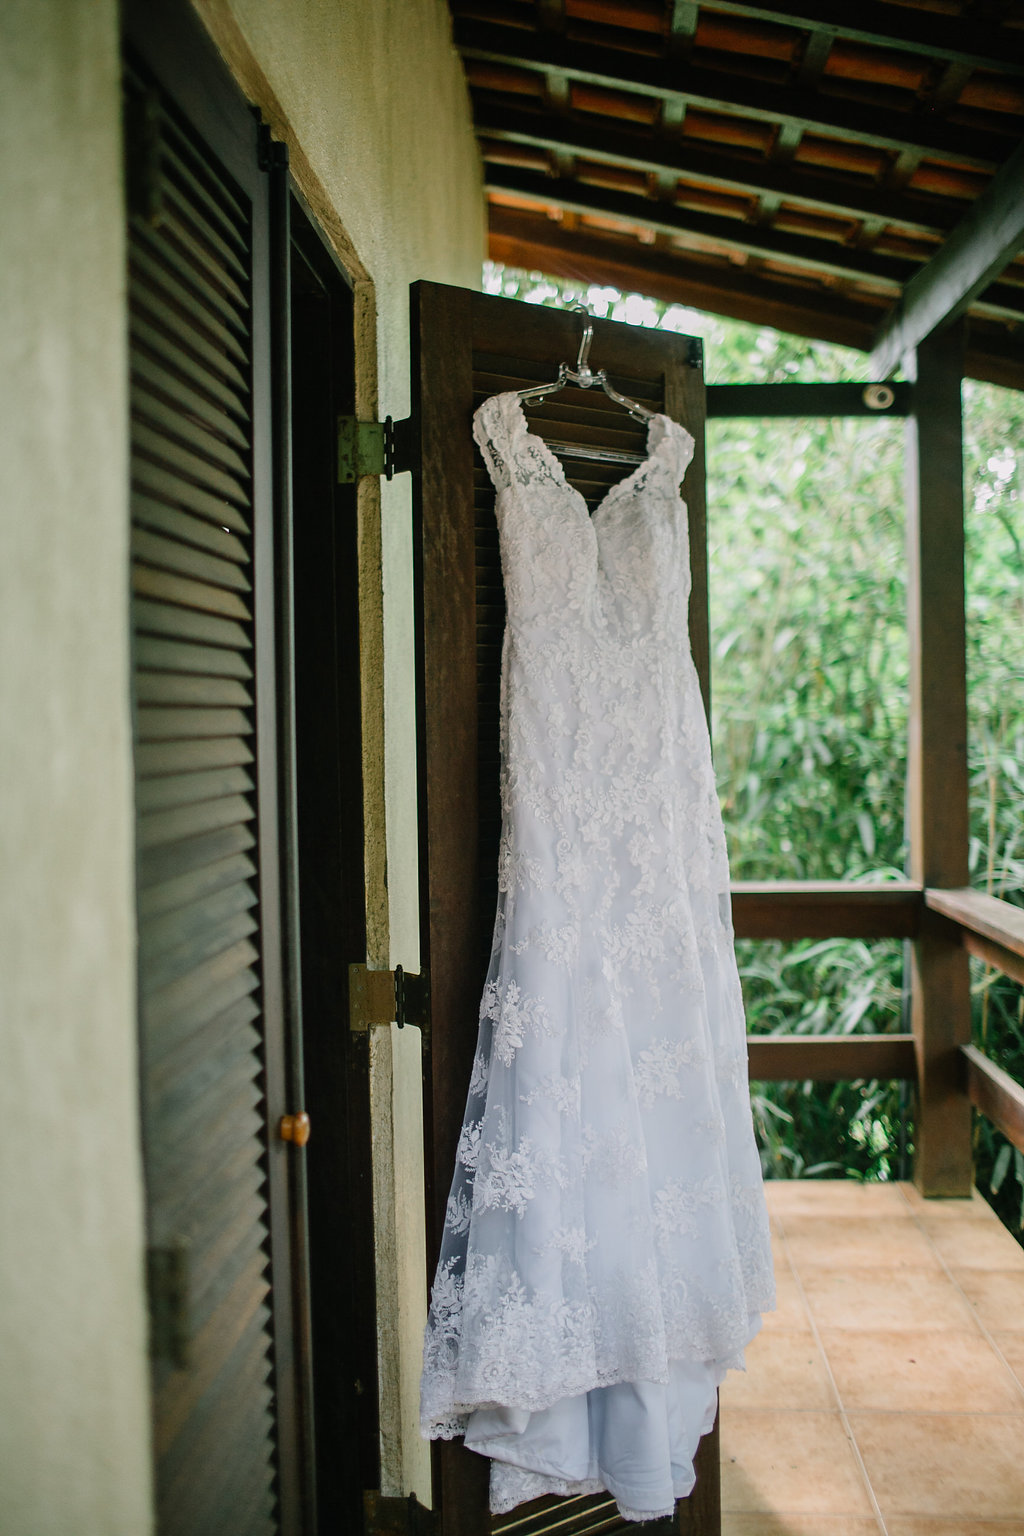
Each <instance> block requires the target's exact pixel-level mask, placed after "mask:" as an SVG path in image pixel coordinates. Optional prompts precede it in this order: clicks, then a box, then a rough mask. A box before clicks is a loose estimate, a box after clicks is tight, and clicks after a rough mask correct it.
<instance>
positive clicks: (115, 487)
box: [0, 0, 150, 1536]
mask: <svg viewBox="0 0 1024 1536" xmlns="http://www.w3.org/2000/svg"><path fill="white" fill-rule="evenodd" d="M118 80H119V62H118V35H117V5H116V3H115V0H48V3H44V4H41V3H39V0H5V3H4V4H3V5H2V6H0V142H2V144H3V146H4V153H3V156H2V159H0V210H2V211H0V359H2V365H0V658H2V661H0V1531H3V1533H4V1536H144V1533H145V1532H146V1531H147V1530H148V1529H149V1527H150V1516H149V1504H150V1496H149V1427H148V1401H147V1371H146V1359H145V1334H144V1312H143V1291H142V1201H141V1175H140V1158H139V1146H138V1110H137V1093H136V1061H135V1038H136V1034H135V995H134V954H133V868H132V843H131V788H130V755H129V727H130V723H129V708H128V629H127V612H126V592H127V536H128V517H127V489H126V441H125V411H126V404H125V358H124V343H123V339H122V338H123V329H124V276H123V266H124V256H123V247H122V239H123V236H122V226H123V214H122V206H121V169H120V125H119V84H118Z"/></svg>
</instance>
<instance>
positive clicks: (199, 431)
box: [129, 370, 249, 481]
mask: <svg viewBox="0 0 1024 1536" xmlns="http://www.w3.org/2000/svg"><path fill="white" fill-rule="evenodd" d="M137 374H138V370H133V375H137ZM129 398H130V401H131V407H132V410H133V412H134V413H135V419H136V420H137V421H140V422H141V421H145V422H147V423H148V424H149V425H150V426H152V427H153V428H155V429H156V430H157V431H161V432H167V433H169V434H170V435H171V436H172V437H174V438H175V439H176V440H177V441H178V442H182V443H187V444H188V445H189V447H190V448H192V449H193V450H194V451H195V452H196V453H198V454H199V455H200V456H201V457H202V458H204V459H209V460H210V462H211V463H213V464H216V465H219V466H220V468H222V469H224V470H226V471H227V473H228V474H230V475H233V476H235V477H236V478H238V479H240V480H243V481H246V480H248V476H249V466H248V462H247V458H246V455H245V450H244V447H243V448H242V449H241V451H240V450H239V449H238V448H236V447H235V445H234V443H232V442H227V441H225V439H224V437H223V436H222V435H221V434H220V433H218V432H216V431H212V430H211V429H210V428H209V427H208V426H207V425H206V423H205V422H204V421H197V420H196V419H195V418H194V417H193V416H192V415H191V413H189V412H185V411H183V410H182V409H181V406H180V405H179V403H178V402H177V401H175V400H166V399H165V398H164V396H163V395H162V393H161V392H160V391H158V390H154V389H151V388H150V387H149V385H148V384H147V383H146V381H145V380H144V379H143V378H142V377H141V376H135V377H133V379H132V387H131V392H130V397H129Z"/></svg>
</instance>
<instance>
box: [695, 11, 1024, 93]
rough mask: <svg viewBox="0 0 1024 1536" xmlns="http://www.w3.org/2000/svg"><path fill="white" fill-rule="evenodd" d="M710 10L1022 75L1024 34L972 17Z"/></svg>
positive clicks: (880, 12)
mask: <svg viewBox="0 0 1024 1536" xmlns="http://www.w3.org/2000/svg"><path fill="white" fill-rule="evenodd" d="M711 8H712V9H713V10H716V11H721V12H725V13H726V14H728V15H731V16H744V17H747V18H749V19H750V20H753V21H771V22H777V23H778V24H779V25H780V26H787V27H800V28H810V30H811V31H813V32H824V33H827V34H828V35H829V36H831V37H845V38H849V39H850V40H851V41H852V42H857V43H869V44H872V45H874V46H876V47H879V48H892V49H895V50H898V51H900V52H903V53H914V54H923V55H924V56H925V57H926V58H933V59H948V60H949V61H950V62H956V63H963V64H966V65H969V66H970V68H972V69H991V70H995V71H996V72H997V73H999V74H1004V75H1005V74H1013V75H1024V34H1021V33H1020V32H1012V31H1006V30H1004V29H1003V28H1001V27H994V26H991V25H986V24H985V23H984V22H983V21H980V20H975V19H974V18H963V19H959V18H955V17H948V16H942V15H940V14H937V13H936V12H935V11H915V10H907V9H904V8H903V7H902V6H894V5H886V4H879V3H878V0H857V4H856V5H851V4H850V3H849V0H756V3H753V0H751V3H748V0H712V6H711Z"/></svg>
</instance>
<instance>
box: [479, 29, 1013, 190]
mask: <svg viewBox="0 0 1024 1536" xmlns="http://www.w3.org/2000/svg"><path fill="white" fill-rule="evenodd" d="M454 38H455V44H456V47H457V48H458V49H459V51H460V52H461V53H462V54H463V56H464V57H466V58H472V59H483V60H486V61H488V62H490V63H492V64H502V65H505V66H506V67H508V68H511V69H526V70H534V71H538V72H540V73H541V74H550V73H552V72H561V73H562V74H564V75H565V76H566V78H567V79H569V80H576V81H580V82H583V83H586V84H589V85H598V86H603V87H604V88H605V89H607V90H611V91H629V92H636V93H638V94H640V95H643V96H648V97H658V98H661V99H665V98H673V97H679V98H681V99H682V100H683V101H685V102H686V103H687V104H688V105H693V106H701V107H704V108H706V109H707V110H708V111H710V112H723V113H729V114H732V115H738V116H741V117H749V118H753V119H756V120H757V121H760V122H771V123H792V124H793V125H794V126H795V127H798V128H801V129H803V130H804V131H806V132H810V133H822V134H825V135H826V136H831V137H837V136H838V137H843V138H847V139H850V140H852V141H854V142H857V143H862V144H872V145H876V146H879V147H881V148H884V149H894V150H897V151H901V150H905V149H912V150H918V151H920V152H921V153H923V154H935V155H939V156H941V157H945V158H948V159H950V160H951V161H953V162H955V163H956V164H958V165H965V166H977V167H979V168H981V169H982V170H994V169H995V168H996V167H997V166H998V165H999V164H1000V163H1001V162H1002V161H1003V160H1004V159H1005V158H1006V155H1007V154H1008V153H1009V152H1010V150H1011V149H1012V148H1013V146H1014V144H1015V142H1016V141H1015V139H1014V138H1013V136H1012V135H1009V134H1001V133H991V132H988V131H983V130H979V129H976V128H968V127H965V126H964V125H963V124H960V123H947V122H945V121H944V120H943V119H941V118H936V117H934V116H932V117H927V116H924V115H922V114H918V113H908V112H898V111H893V110H892V109H891V108H884V107H878V106H865V105H863V104H861V103H859V102H856V101H851V100H849V99H848V98H847V97H845V96H842V95H839V94H834V93H831V92H830V93H828V94H825V93H823V92H819V91H815V90H810V89H807V88H801V87H800V86H797V85H792V84H790V85H775V84H772V83H770V82H766V81H762V80H756V79H753V78H751V77H749V76H746V75H724V74H722V73H720V72H719V71H717V70H711V69H703V68H700V67H698V66H696V65H693V64H689V63H684V64H680V63H677V62H676V61H675V60H673V59H667V58H666V59H661V58H648V57H645V56H643V55H640V54H626V53H623V52H620V51H616V50H613V49H610V48H602V47H598V46H595V45H593V44H589V43H583V42H580V41H579V40H578V39H576V38H572V39H565V38H561V37H556V36H553V35H552V34H550V33H545V34H543V35H541V34H539V33H535V32H527V31H524V30H520V29H516V28H512V27H506V26H501V25H496V24H494V23H491V22H480V21H471V20H467V19H466V18H461V19H457V20H456V22H455V27H454Z"/></svg>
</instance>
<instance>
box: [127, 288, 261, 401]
mask: <svg viewBox="0 0 1024 1536" xmlns="http://www.w3.org/2000/svg"><path fill="white" fill-rule="evenodd" d="M128 297H129V300H130V302H131V304H132V307H133V309H134V311H135V312H136V314H137V317H138V320H139V321H140V322H141V323H142V324H143V325H146V326H151V327H153V328H155V329H156V330H157V331H162V332H163V333H164V335H165V336H166V337H167V338H168V339H169V340H171V339H173V341H174V343H175V346H176V349H177V351H178V353H179V354H181V355H182V356H185V357H188V356H189V355H191V356H192V357H193V358H194V359H195V360H196V361H197V362H198V363H200V364H202V365H203V367H204V369H205V370H206V371H207V372H209V373H212V374H213V375H214V377H215V378H216V379H218V380H219V381H220V383H221V384H222V385H226V386H227V387H228V389H229V390H230V391H232V393H233V394H234V396H235V397H236V398H238V399H239V400H240V401H241V402H245V401H246V400H247V398H248V387H247V384H246V378H245V374H244V373H243V372H242V368H241V367H239V366H238V363H239V361H242V362H243V364H244V359H237V358H235V357H229V356H228V355H227V350H226V348H224V347H221V346H220V345H218V343H219V341H220V337H216V338H213V337H208V336H207V335H206V334H205V331H204V328H201V327H200V326H198V325H187V324H185V318H184V316H183V315H182V313H181V311H180V310H179V308H178V307H177V305H175V304H174V303H171V302H170V301H169V300H167V299H166V298H165V297H164V295H163V293H162V291H161V289H160V288H159V287H157V286H155V285H154V284H153V283H152V282H150V281H149V277H148V274H147V273H145V272H142V271H141V270H138V269H136V270H135V271H132V269H131V268H129V280H128ZM133 325H134V321H133Z"/></svg>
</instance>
